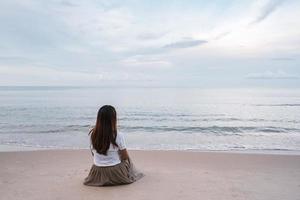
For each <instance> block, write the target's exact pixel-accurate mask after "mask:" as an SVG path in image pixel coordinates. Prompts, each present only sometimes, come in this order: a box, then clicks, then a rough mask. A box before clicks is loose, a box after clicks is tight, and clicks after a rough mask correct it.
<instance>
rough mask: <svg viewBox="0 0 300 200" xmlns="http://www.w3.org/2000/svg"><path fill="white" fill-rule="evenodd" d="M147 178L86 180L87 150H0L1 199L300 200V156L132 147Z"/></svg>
mask: <svg viewBox="0 0 300 200" xmlns="http://www.w3.org/2000/svg"><path fill="white" fill-rule="evenodd" d="M130 155H131V157H132V159H133V161H134V162H135V165H136V167H137V168H138V169H140V170H141V171H143V172H144V173H145V174H146V176H145V177H144V178H143V179H141V180H139V181H138V182H135V183H133V184H130V185H125V186H114V187H88V186H84V185H83V184H82V180H83V179H84V178H85V176H86V175H87V173H88V171H89V169H90V167H91V164H92V158H91V155H90V152H89V151H88V150H39V151H26V152H0V161H1V168H0V199H1V200H2V199H3V200H12V199H13V200H18V199H22V200H27V199H36V200H47V199H51V200H52V199H66V200H68V199H72V200H76V199H87V200H93V199H97V200H99V199H107V200H112V199H118V200H129V199H130V200H142V199H151V200H153V199H162V200H168V199H172V200H174V199H193V200H195V199H204V200H206V199H207V200H214V199H216V200H226V199H239V200H240V199H249V200H250V199H251V200H256V199H262V200H268V199H270V200H276V199H278V200H289V199H291V200H297V199H300V156H299V155H271V154H245V153H222V152H185V151H130Z"/></svg>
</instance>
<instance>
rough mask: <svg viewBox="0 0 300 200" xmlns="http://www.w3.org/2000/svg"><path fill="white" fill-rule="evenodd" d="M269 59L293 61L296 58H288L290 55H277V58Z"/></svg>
mask: <svg viewBox="0 0 300 200" xmlns="http://www.w3.org/2000/svg"><path fill="white" fill-rule="evenodd" d="M271 60H274V61H294V60H296V59H295V58H290V57H278V58H271Z"/></svg>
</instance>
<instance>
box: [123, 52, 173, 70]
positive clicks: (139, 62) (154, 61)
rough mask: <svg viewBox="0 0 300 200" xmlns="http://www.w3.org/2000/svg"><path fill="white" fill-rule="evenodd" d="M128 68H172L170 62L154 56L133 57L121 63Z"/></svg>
mask: <svg viewBox="0 0 300 200" xmlns="http://www.w3.org/2000/svg"><path fill="white" fill-rule="evenodd" d="M121 64H122V65H124V66H126V67H139V68H142V69H145V68H149V69H168V68H170V67H171V66H172V64H171V63H170V62H169V61H166V60H163V59H161V58H157V57H155V56H154V57H153V56H142V55H138V56H132V57H129V58H126V59H124V60H122V61H121Z"/></svg>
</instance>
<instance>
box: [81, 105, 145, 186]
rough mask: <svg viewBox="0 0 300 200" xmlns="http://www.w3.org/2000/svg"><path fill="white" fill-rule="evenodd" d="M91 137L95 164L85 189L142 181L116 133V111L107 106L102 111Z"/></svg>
mask: <svg viewBox="0 0 300 200" xmlns="http://www.w3.org/2000/svg"><path fill="white" fill-rule="evenodd" d="M89 134H90V136H91V147H92V148H91V152H92V155H93V157H94V164H93V165H92V168H91V169H90V172H89V175H88V176H87V177H86V178H85V179H84V184H85V185H89V186H107V185H121V184H129V183H133V182H135V181H136V180H138V179H140V178H142V177H143V174H142V173H139V172H137V171H136V170H135V168H134V166H133V163H132V161H131V160H130V158H129V155H128V152H127V150H126V145H125V140H124V136H123V134H122V133H120V132H118V131H117V113H116V110H115V108H114V107H112V106H110V105H105V106H102V107H101V108H100V109H99V111H98V116H97V122H96V125H95V127H94V128H93V129H92V130H91V131H90V133H89Z"/></svg>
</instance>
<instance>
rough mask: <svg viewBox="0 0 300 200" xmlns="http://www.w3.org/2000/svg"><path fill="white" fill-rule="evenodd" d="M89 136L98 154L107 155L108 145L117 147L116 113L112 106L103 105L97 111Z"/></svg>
mask: <svg viewBox="0 0 300 200" xmlns="http://www.w3.org/2000/svg"><path fill="white" fill-rule="evenodd" d="M89 134H90V135H91V145H92V147H93V148H94V149H95V150H96V151H97V153H99V154H103V155H107V150H108V149H109V146H110V144H113V145H114V146H116V147H118V145H117V143H116V137H117V112H116V110H115V108H114V107H113V106H110V105H104V106H102V107H101V108H100V109H99V111H98V115H97V121H96V125H95V127H94V128H93V129H92V130H91V131H90V132H89Z"/></svg>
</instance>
